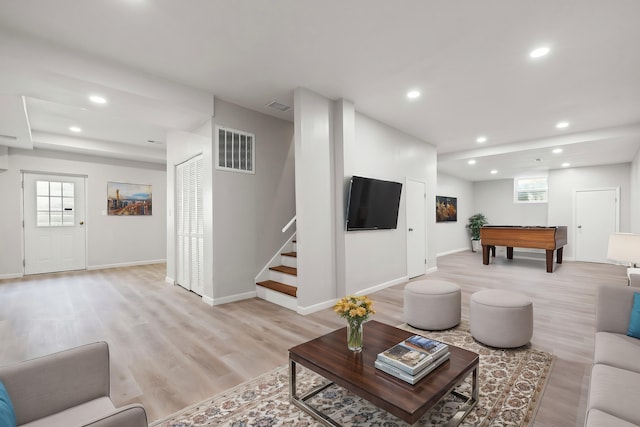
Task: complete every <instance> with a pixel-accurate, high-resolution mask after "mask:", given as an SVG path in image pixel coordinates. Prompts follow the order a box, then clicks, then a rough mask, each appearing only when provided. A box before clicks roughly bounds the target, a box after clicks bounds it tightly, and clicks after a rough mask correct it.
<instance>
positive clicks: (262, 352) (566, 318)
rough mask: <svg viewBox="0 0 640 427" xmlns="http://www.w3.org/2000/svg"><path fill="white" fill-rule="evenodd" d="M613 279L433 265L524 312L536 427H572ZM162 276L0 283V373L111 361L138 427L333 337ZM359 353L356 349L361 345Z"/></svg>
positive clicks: (585, 271) (610, 273) (159, 272)
mask: <svg viewBox="0 0 640 427" xmlns="http://www.w3.org/2000/svg"><path fill="white" fill-rule="evenodd" d="M625 274H626V273H625V269H624V267H620V266H612V265H607V264H590V263H578V262H567V261H565V263H564V264H563V265H560V266H557V267H556V271H555V272H554V273H552V274H549V273H546V272H545V268H544V262H543V261H534V260H525V259H518V254H517V253H516V259H514V260H513V261H507V260H505V259H504V256H502V257H501V256H500V255H499V256H498V258H496V259H495V260H492V264H491V265H489V266H484V265H482V256H481V254H479V253H472V252H461V253H457V254H453V255H447V256H444V257H440V258H438V271H437V272H435V273H433V274H430V275H428V276H426V277H428V278H430V277H434V278H435V277H438V278H441V279H446V280H450V281H453V282H455V283H458V284H460V286H461V287H462V292H463V293H462V316H463V318H466V319H468V308H469V297H470V295H471V294H472V293H473V292H476V291H478V290H480V289H486V288H503V289H512V290H517V291H520V292H523V293H525V294H527V295H529V296H530V297H531V298H532V299H533V300H534V318H535V319H534V323H535V326H534V335H533V339H532V345H533V346H534V347H537V348H540V349H542V350H545V351H548V352H551V353H553V354H555V355H556V357H557V358H556V361H555V365H554V368H553V372H552V375H551V378H550V381H549V383H548V386H547V389H546V392H545V394H544V397H543V400H542V404H541V407H540V409H539V411H538V415H537V417H536V423H535V425H536V426H582V425H583V422H584V411H585V407H586V399H587V392H588V379H589V378H588V377H589V374H590V362H591V359H592V355H593V334H594V312H593V307H594V295H595V289H596V287H597V286H598V285H599V284H603V283H609V284H616V285H620V286H624V285H626V275H625ZM164 276H165V270H164V265H149V266H140V267H129V268H118V269H109V270H99V271H82V272H73V273H58V274H47V275H38V276H29V277H25V278H22V279H17V280H0V365H4V364H8V363H12V362H16V361H20V360H24V359H28V358H32V357H36V356H40V355H44V354H47V353H51V352H54V351H59V350H62V349H66V348H69V347H72V346H76V345H81V344H84V343H88V342H93V341H98V340H105V341H107V342H108V343H109V345H110V349H111V362H112V375H111V377H112V380H111V389H112V397H113V399H114V401H115V403H116V405H118V406H119V405H123V404H126V403H130V402H140V403H142V404H143V405H144V406H145V408H146V409H147V412H148V415H149V421H153V420H156V419H159V418H162V417H165V416H167V415H169V414H171V413H173V412H175V411H177V410H179V409H181V408H183V407H185V406H188V405H191V404H193V403H197V402H199V401H201V400H204V399H206V398H208V397H210V396H212V395H214V394H216V393H218V392H221V391H223V390H226V389H228V388H230V387H232V386H234V385H236V384H239V383H241V382H243V381H246V380H248V379H250V378H252V377H255V376H257V375H259V374H262V373H264V372H267V371H269V370H271V369H273V368H275V367H277V366H281V365H284V364H285V363H286V361H287V349H288V348H290V347H291V346H293V345H296V344H299V343H301V342H304V341H307V340H309V339H311V338H314V337H316V336H319V335H321V334H325V333H327V332H329V331H332V330H334V329H337V328H340V327H343V326H344V322H343V320H342V319H340V318H338V316H336V315H335V314H334V313H333V312H332V311H331V310H330V309H327V310H323V311H321V312H318V313H314V314H311V315H308V316H300V315H298V314H296V313H294V312H292V311H289V310H287V309H284V308H281V307H279V306H276V305H273V304H270V303H268V302H265V301H262V300H259V299H251V300H245V301H240V302H236V303H230V304H225V305H221V306H216V307H210V306H207V305H206V304H204V303H202V302H201V299H200V298H199V297H198V296H197V295H195V294H192V293H190V292H187V291H185V290H183V289H182V288H180V287H174V286H170V285H167V284H166V283H165V282H164ZM403 288H404V284H402V285H397V286H394V287H391V288H387V289H385V290H382V291H379V292H376V293H375V294H372V295H370V296H371V297H372V299H373V300H374V301H375V307H376V309H377V311H378V313H377V314H376V315H375V316H374V318H375V319H376V320H379V321H382V322H385V323H389V324H392V325H398V324H400V323H402V322H403V319H402V305H403V293H402V290H403ZM365 342H366V337H365Z"/></svg>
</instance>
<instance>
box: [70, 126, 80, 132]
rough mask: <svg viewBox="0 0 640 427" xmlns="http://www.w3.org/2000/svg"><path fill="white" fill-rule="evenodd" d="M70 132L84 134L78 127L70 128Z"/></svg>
mask: <svg viewBox="0 0 640 427" xmlns="http://www.w3.org/2000/svg"><path fill="white" fill-rule="evenodd" d="M69 130H70V131H71V132H82V129H80V128H79V127H78V126H69Z"/></svg>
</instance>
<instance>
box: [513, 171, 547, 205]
mask: <svg viewBox="0 0 640 427" xmlns="http://www.w3.org/2000/svg"><path fill="white" fill-rule="evenodd" d="M513 188H514V202H515V203H546V202H547V193H548V190H549V186H548V183H547V177H546V176H537V177H526V178H515V179H514V184H513Z"/></svg>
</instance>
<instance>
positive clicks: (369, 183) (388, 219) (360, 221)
mask: <svg viewBox="0 0 640 427" xmlns="http://www.w3.org/2000/svg"><path fill="white" fill-rule="evenodd" d="M401 193H402V184H400V183H399V182H392V181H382V180H379V179H372V178H364V177H361V176H353V177H352V178H351V185H350V186H349V197H348V201H347V221H346V229H347V231H350V230H383V229H394V228H396V227H397V225H398V208H399V207H400V194H401Z"/></svg>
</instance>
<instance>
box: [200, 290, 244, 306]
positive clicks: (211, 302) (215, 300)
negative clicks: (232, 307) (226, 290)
mask: <svg viewBox="0 0 640 427" xmlns="http://www.w3.org/2000/svg"><path fill="white" fill-rule="evenodd" d="M255 297H256V291H251V292H245V293H242V294H235V295H229V296H228V297H222V298H211V297H206V296H203V297H202V300H203V301H204V302H206V303H207V304H209V305H220V304H226V303H229V302H235V301H242V300H244V299H250V298H255Z"/></svg>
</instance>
